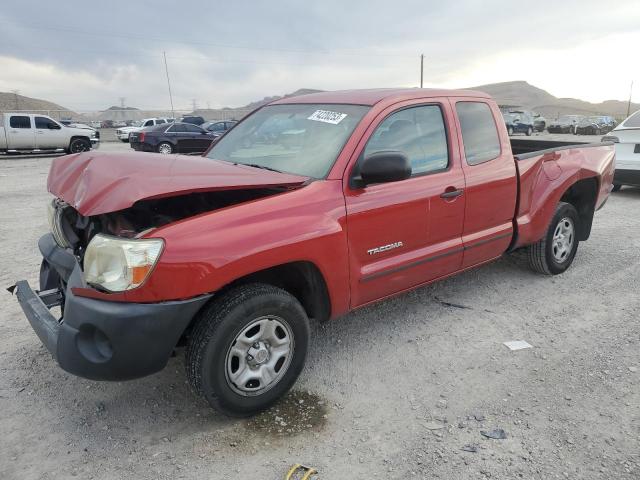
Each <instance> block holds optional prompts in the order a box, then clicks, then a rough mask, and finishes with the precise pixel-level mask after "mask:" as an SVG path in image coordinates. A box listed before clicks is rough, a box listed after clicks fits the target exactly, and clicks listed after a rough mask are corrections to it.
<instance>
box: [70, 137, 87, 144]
mask: <svg viewBox="0 0 640 480" xmlns="http://www.w3.org/2000/svg"><path fill="white" fill-rule="evenodd" d="M78 139H80V140H86V141H87V142H89V143H91V140H90V139H89V137H85V136H83V135H74V136H73V137H71V138H70V139H69V145H71V143H72V142H73V141H74V140H78Z"/></svg>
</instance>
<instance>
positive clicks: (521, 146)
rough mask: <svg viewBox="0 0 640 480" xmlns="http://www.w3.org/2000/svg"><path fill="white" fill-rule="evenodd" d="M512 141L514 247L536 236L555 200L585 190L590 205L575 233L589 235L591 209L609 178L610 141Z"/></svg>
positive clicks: (596, 206)
mask: <svg viewBox="0 0 640 480" xmlns="http://www.w3.org/2000/svg"><path fill="white" fill-rule="evenodd" d="M510 141H511V148H512V151H513V154H514V159H515V164H516V168H517V170H518V201H517V206H516V216H515V223H516V229H517V230H516V231H517V238H516V240H515V242H514V244H513V247H512V248H517V247H520V246H524V245H528V244H531V243H535V242H537V241H538V240H540V238H542V236H543V235H544V232H546V229H547V226H548V223H549V221H550V219H551V217H552V216H553V214H554V212H555V207H556V205H557V204H558V202H560V201H568V200H569V199H570V197H571V195H578V194H585V192H588V195H590V198H593V200H594V201H593V202H592V203H591V205H593V208H592V209H591V210H590V211H584V212H580V211H579V212H578V213H579V214H580V215H581V216H583V218H584V220H585V222H584V225H585V231H583V232H579V236H580V237H582V238H580V239H581V240H582V239H583V238H584V239H586V238H588V236H589V232H590V230H591V221H590V219H591V218H592V217H593V210H597V209H599V208H600V207H601V206H602V205H603V204H604V201H605V200H606V199H607V196H608V194H609V190H610V188H611V184H612V181H613V173H614V169H615V161H614V159H615V149H614V146H613V143H611V142H602V143H586V142H563V141H549V140H529V139H511V140H510ZM576 189H580V191H579V192H578V191H577V190H576ZM587 219H589V221H587Z"/></svg>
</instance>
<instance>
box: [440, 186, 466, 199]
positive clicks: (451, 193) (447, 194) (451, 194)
mask: <svg viewBox="0 0 640 480" xmlns="http://www.w3.org/2000/svg"><path fill="white" fill-rule="evenodd" d="M463 193H464V190H462V189H455V188H454V187H449V188H447V189H446V190H445V191H444V192H443V193H441V194H440V198H444V199H450V198H456V197H459V196H460V195H462V194H463Z"/></svg>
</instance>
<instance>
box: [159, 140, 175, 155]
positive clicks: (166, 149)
mask: <svg viewBox="0 0 640 480" xmlns="http://www.w3.org/2000/svg"><path fill="white" fill-rule="evenodd" d="M158 153H163V154H165V155H168V154H170V153H173V145H171V144H170V143H169V142H162V143H161V144H160V145H158Z"/></svg>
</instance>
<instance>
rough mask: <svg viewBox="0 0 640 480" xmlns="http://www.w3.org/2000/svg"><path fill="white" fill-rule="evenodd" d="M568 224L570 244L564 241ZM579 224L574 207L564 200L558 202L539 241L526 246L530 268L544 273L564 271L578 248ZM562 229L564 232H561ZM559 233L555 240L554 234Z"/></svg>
mask: <svg viewBox="0 0 640 480" xmlns="http://www.w3.org/2000/svg"><path fill="white" fill-rule="evenodd" d="M568 224H570V225H571V239H570V242H571V243H570V245H568V243H566V242H568V241H569V239H568V238H567V236H568V234H567V232H568V230H569V229H568ZM579 224H580V219H579V217H578V212H577V211H576V209H575V207H574V206H573V205H571V204H569V203H565V202H560V203H558V206H557V207H556V213H555V214H554V216H553V218H552V219H551V223H550V225H549V229H548V230H547V233H546V234H545V236H544V237H543V238H542V240H540V241H539V242H537V243H534V244H533V245H529V247H528V252H527V253H528V257H529V265H530V266H531V268H532V269H533V270H534V271H536V272H538V273H543V274H546V275H558V274H560V273H562V272H564V271H566V270H567V269H568V268H569V267H570V266H571V264H572V263H573V259H574V258H575V256H576V251H577V250H578V243H579V241H578V237H577V232H578V226H579ZM563 231H564V232H565V233H564V234H562V232H563ZM559 235H562V239H560V238H558V239H557V240H556V236H559ZM565 240H566V242H565ZM557 242H560V244H562V246H563V247H564V248H559V247H558V246H557V245H558V243H557ZM563 252H564V253H563Z"/></svg>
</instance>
